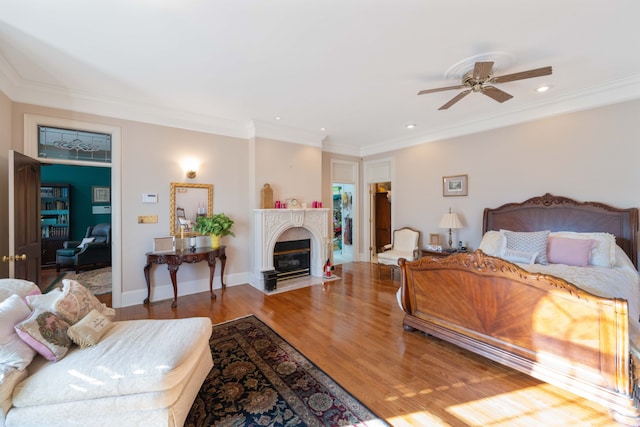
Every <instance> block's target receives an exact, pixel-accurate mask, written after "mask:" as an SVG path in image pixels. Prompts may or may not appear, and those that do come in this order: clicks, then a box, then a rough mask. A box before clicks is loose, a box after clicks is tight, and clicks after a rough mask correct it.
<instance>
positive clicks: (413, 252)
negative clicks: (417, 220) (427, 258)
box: [378, 227, 420, 278]
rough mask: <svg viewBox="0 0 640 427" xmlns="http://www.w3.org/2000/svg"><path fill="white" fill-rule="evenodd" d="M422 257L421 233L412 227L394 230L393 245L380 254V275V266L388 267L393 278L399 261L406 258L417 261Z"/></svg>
mask: <svg viewBox="0 0 640 427" xmlns="http://www.w3.org/2000/svg"><path fill="white" fill-rule="evenodd" d="M419 257H420V232H419V231H418V230H414V229H413V228H410V227H403V228H400V229H397V230H393V239H392V241H391V245H386V246H385V247H384V248H383V252H380V253H378V275H379V274H380V266H381V265H388V266H389V267H390V268H391V276H392V278H393V277H394V276H395V274H394V273H395V272H394V270H395V269H396V268H398V260H399V259H400V258H404V259H406V260H407V261H415V260H416V259H418V258H419Z"/></svg>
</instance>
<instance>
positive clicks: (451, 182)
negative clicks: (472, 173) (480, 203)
mask: <svg viewBox="0 0 640 427" xmlns="http://www.w3.org/2000/svg"><path fill="white" fill-rule="evenodd" d="M467 178H468V176H467V175H453V176H445V177H443V178H442V195H443V196H444V197H451V196H466V195H468V184H467Z"/></svg>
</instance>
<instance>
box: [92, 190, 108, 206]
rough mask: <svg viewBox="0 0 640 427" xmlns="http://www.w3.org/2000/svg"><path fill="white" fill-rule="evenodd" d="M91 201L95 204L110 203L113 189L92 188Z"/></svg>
mask: <svg viewBox="0 0 640 427" xmlns="http://www.w3.org/2000/svg"><path fill="white" fill-rule="evenodd" d="M91 201H92V202H93V203H109V202H110V201H111V188H109V187H97V186H96V187H91Z"/></svg>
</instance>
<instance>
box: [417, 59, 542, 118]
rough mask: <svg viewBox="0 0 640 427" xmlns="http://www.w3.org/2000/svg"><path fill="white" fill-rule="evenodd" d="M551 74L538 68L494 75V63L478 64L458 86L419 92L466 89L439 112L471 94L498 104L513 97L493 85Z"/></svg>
mask: <svg viewBox="0 0 640 427" xmlns="http://www.w3.org/2000/svg"><path fill="white" fill-rule="evenodd" d="M550 74H551V67H542V68H536V69H534V70H529V71H521V72H519V73H513V74H506V75H504V76H494V75H493V62H476V63H475V66H474V67H473V70H471V71H469V72H467V73H466V74H465V75H464V76H462V84H461V85H456V86H447V87H440V88H436V89H425V90H421V91H420V92H418V95H424V94H427V93H434V92H442V91H445V90H452V89H465V88H466V90H464V91H462V92H460V93H459V94H457V95H456V96H455V97H454V98H453V99H451V100H450V101H449V102H447V103H446V104H444V105H443V106H442V107H440V108H438V110H446V109H447V108H449V107H451V106H452V105H453V104H455V103H456V102H458V101H460V100H461V99H462V98H464V97H465V96H467V95H469V94H470V93H471V92H480V93H482V94H485V95H487V96H488V97H490V98H493V99H495V100H496V101H498V102H505V101H508V100H509V99H511V98H513V96H512V95H510V94H508V93H507V92H505V91H503V90H500V89H498V88H497V87H495V86H492V84H493V83H506V82H512V81H515V80H523V79H530V78H533V77H540V76H548V75H550Z"/></svg>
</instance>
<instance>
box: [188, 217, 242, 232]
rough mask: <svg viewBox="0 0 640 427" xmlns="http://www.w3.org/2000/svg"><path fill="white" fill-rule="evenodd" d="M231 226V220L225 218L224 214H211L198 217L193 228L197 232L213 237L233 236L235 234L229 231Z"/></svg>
mask: <svg viewBox="0 0 640 427" xmlns="http://www.w3.org/2000/svg"><path fill="white" fill-rule="evenodd" d="M232 226H233V220H232V219H231V218H229V217H228V216H226V215H225V214H224V213H219V214H213V215H211V216H201V217H198V221H197V222H196V225H195V226H194V227H193V228H194V230H196V231H197V232H199V233H201V234H204V235H209V234H213V235H215V236H221V237H222V236H233V237H235V236H236V235H235V233H234V232H233V231H231V227H232Z"/></svg>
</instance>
